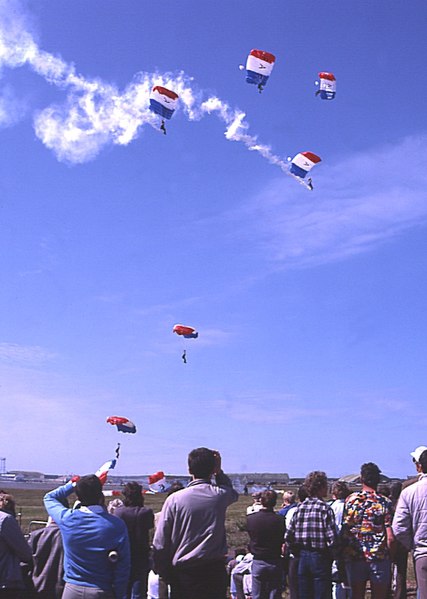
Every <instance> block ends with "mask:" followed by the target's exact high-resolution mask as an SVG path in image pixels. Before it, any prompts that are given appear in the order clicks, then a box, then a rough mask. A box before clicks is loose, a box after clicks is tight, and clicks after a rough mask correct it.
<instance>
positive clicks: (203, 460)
mask: <svg viewBox="0 0 427 599" xmlns="http://www.w3.org/2000/svg"><path fill="white" fill-rule="evenodd" d="M215 465H216V458H215V453H214V452H213V451H212V449H208V448H207V447H198V448H197V449H193V451H190V453H189V454H188V470H189V472H190V474H192V475H193V476H195V477H196V478H207V479H210V478H211V476H212V474H213V472H214V470H215Z"/></svg>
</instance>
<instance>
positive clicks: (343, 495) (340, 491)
mask: <svg viewBox="0 0 427 599" xmlns="http://www.w3.org/2000/svg"><path fill="white" fill-rule="evenodd" d="M332 495H335V497H336V498H337V499H347V497H348V496H349V495H350V489H349V487H348V484H347V483H346V482H345V481H344V480H337V481H336V482H334V484H333V485H332Z"/></svg>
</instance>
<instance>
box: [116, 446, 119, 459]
mask: <svg viewBox="0 0 427 599" xmlns="http://www.w3.org/2000/svg"><path fill="white" fill-rule="evenodd" d="M119 457H120V443H117V447H116V459H117V460H118V459H119Z"/></svg>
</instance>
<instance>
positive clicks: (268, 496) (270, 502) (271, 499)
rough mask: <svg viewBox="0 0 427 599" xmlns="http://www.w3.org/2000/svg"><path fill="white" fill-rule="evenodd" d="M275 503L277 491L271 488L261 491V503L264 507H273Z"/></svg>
mask: <svg viewBox="0 0 427 599" xmlns="http://www.w3.org/2000/svg"><path fill="white" fill-rule="evenodd" d="M276 503H277V493H276V491H274V490H273V489H266V490H265V491H263V492H262V493H261V505H262V507H266V508H274V506H275V505H276Z"/></svg>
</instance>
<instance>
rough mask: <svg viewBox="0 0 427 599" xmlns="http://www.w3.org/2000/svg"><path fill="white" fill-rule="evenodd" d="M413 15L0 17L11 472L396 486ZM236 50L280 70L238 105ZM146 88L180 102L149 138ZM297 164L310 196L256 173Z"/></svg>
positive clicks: (421, 429)
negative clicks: (307, 173)
mask: <svg viewBox="0 0 427 599" xmlns="http://www.w3.org/2000/svg"><path fill="white" fill-rule="evenodd" d="M426 18H427V5H426V3H425V2H424V0H413V1H412V2H411V3H410V6H409V5H408V2H405V1H404V0H393V1H392V2H390V0H384V1H381V0H377V1H376V2H370V1H368V0H359V1H358V2H349V1H344V2H342V1H341V2H339V1H337V0H334V1H332V0H323V1H322V2H319V1H318V0H306V2H304V7H302V5H301V7H299V6H297V5H296V4H295V2H290V1H289V0H280V1H279V0H276V1H274V2H272V1H270V2H266V3H264V4H263V5H262V7H261V6H260V4H259V3H256V2H252V1H249V0H233V1H230V0H217V2H215V3H213V2H200V1H196V0H180V2H168V3H163V5H162V7H160V5H159V4H158V3H155V2H146V1H142V0H132V1H130V0H120V2H117V1H111V0H91V1H90V2H87V1H86V0H73V2H69V1H65V0H44V1H43V2H26V3H16V2H12V1H8V0H2V1H1V2H0V65H1V79H0V125H1V130H0V135H1V145H2V152H1V154H0V227H1V235H0V255H1V260H0V276H1V279H0V283H1V286H0V314H1V326H0V375H1V376H0V402H1V408H2V418H1V425H0V430H1V435H0V439H1V443H0V456H1V457H3V456H4V457H6V458H7V468H8V469H9V470H12V469H33V470H42V471H45V472H63V471H67V472H71V471H72V472H79V473H84V472H90V471H94V470H95V469H96V468H97V466H99V465H100V464H101V463H102V462H103V461H104V460H106V459H108V458H110V457H113V450H114V448H115V445H116V442H117V441H121V442H122V455H121V459H120V462H119V465H118V467H117V472H118V473H122V474H132V473H144V472H154V471H156V470H158V469H163V470H164V471H165V472H168V473H183V472H185V470H186V456H187V453H188V451H189V450H190V449H192V448H193V447H197V446H201V445H206V446H209V447H214V448H217V449H219V450H220V451H221V452H222V454H223V460H224V467H225V469H226V470H228V471H234V472H235V471H245V470H246V471H273V472H274V471H276V472H277V471H284V472H289V473H290V474H291V475H293V476H303V475H304V474H306V473H307V472H308V471H310V470H313V469H321V470H325V471H326V472H327V473H328V474H329V475H331V476H339V475H341V474H346V473H349V472H355V471H357V469H358V468H359V466H360V464H361V463H363V462H365V461H374V462H376V463H378V464H379V466H380V467H381V469H382V470H383V471H384V472H385V473H386V474H389V475H401V476H403V475H406V474H409V473H411V471H412V464H411V461H410V456H409V452H410V451H412V450H413V449H414V448H415V447H416V446H418V445H421V444H426V445H427V426H426V425H427V417H426V415H425V393H426V383H427V358H426V356H427V351H426V350H427V317H426V306H427V277H426V274H427V236H426V228H427V197H426V185H427V168H426V159H425V148H426V141H427V124H426V111H425V103H426V97H427V85H426V76H425V58H426V50H425V23H426ZM252 48H260V49H262V50H267V51H269V52H272V53H274V54H275V55H276V57H277V61H276V65H275V68H274V70H273V73H272V76H271V78H270V81H269V82H268V85H267V87H266V89H265V91H264V93H263V94H261V95H260V94H258V93H257V90H256V89H255V87H254V86H250V85H247V84H246V83H245V77H244V73H242V72H241V71H239V69H238V66H239V64H244V63H245V60H246V56H247V53H248V52H249V51H250V50H251V49H252ZM321 70H326V71H332V72H333V73H334V74H335V75H336V78H337V96H336V99H335V100H334V101H332V102H325V101H322V100H320V99H319V98H315V96H314V92H315V90H316V88H315V85H314V81H315V80H316V77H317V73H318V72H319V71H321ZM156 81H157V82H160V83H164V84H165V83H167V84H168V86H169V87H172V88H174V89H176V90H177V91H179V93H180V95H181V102H180V105H179V109H178V110H177V112H176V113H175V115H174V117H173V119H172V120H171V121H170V122H168V124H167V127H168V134H167V136H164V135H162V134H161V133H160V132H159V131H158V130H157V127H158V123H157V121H156V119H155V118H153V117H152V115H151V113H149V111H147V103H148V90H149V88H150V86H151V85H152V83H153V82H156ZM212 98H217V99H218V100H217V101H216V106H217V108H218V107H220V108H221V109H222V112H220V110H213V111H211V113H210V114H209V110H208V108H209V107H210V108H212V102H213V101H212ZM209 99H210V100H209ZM207 101H208V103H206V102H207ZM241 113H245V115H246V116H245V118H244V121H243V122H244V123H245V124H246V125H244V126H243V127H242V128H240V129H236V128H235V127H234V125H235V124H236V122H237V121H238V120H239V119H240V120H241V119H242V118H243V117H242V114H241ZM236 119H237V121H236ZM245 126H246V128H244V127H245ZM230 127H231V128H233V127H234V129H233V130H232V132H231V133H230ZM227 130H228V135H227V136H225V135H224V133H226V132H227ZM245 136H246V137H245ZM255 138H257V140H258V142H259V144H264V145H267V146H269V148H270V149H269V150H268V156H267V158H265V157H263V156H262V155H261V154H260V152H257V151H250V150H249V149H248V146H250V145H253V144H254V143H255V142H254V139H255ZM306 150H309V151H312V152H315V153H316V154H318V155H319V156H321V158H322V163H321V164H320V165H318V166H316V167H315V169H314V170H313V172H312V173H313V182H314V185H315V190H314V191H313V192H309V191H308V190H306V189H304V188H303V187H302V186H299V185H298V184H297V183H296V182H295V181H294V180H292V179H291V178H290V177H288V176H286V174H285V173H284V172H283V171H282V170H281V168H280V165H279V166H277V165H275V164H273V163H272V162H274V161H276V162H280V161H282V160H283V161H286V158H287V156H293V155H294V154H296V153H297V152H299V151H306ZM175 323H184V324H189V325H191V326H194V327H196V328H197V329H198V330H199V333H200V335H199V339H197V340H196V341H189V342H188V343H186V344H185V345H184V344H183V342H182V340H181V339H179V338H178V337H177V336H175V335H173V334H172V326H173V325H174V324H175ZM184 347H186V349H187V356H188V363H187V364H183V362H182V361H181V353H182V350H183V348H184ZM112 414H114V415H123V416H127V417H128V418H130V419H131V420H132V421H134V422H135V424H136V425H137V428H138V432H137V434H136V435H134V436H132V437H131V436H125V435H119V434H118V433H116V431H115V430H114V429H113V428H112V427H110V426H109V425H108V424H106V422H105V420H106V418H107V416H109V415H112Z"/></svg>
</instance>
